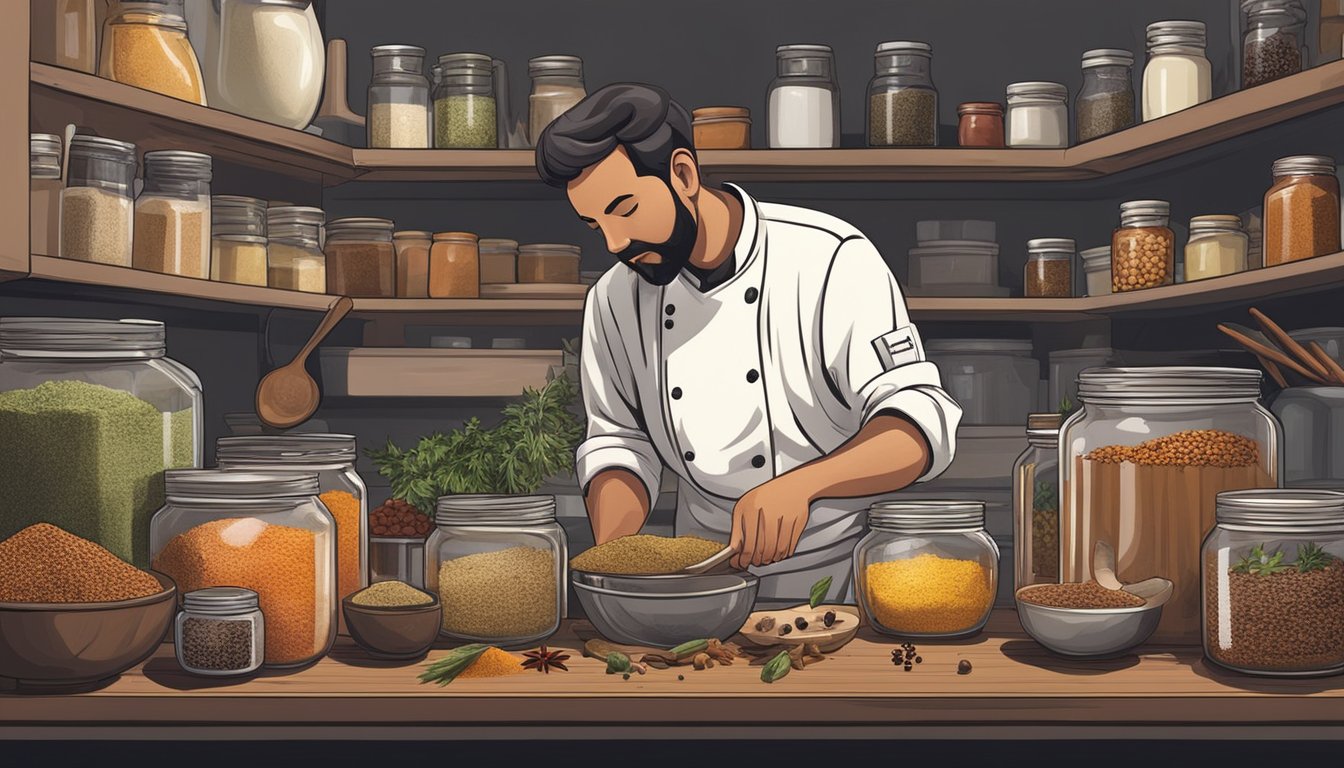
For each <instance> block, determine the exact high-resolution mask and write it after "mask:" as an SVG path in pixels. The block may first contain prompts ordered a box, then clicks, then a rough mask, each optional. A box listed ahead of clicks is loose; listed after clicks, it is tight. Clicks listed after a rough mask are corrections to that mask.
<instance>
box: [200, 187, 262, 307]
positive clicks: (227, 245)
mask: <svg viewBox="0 0 1344 768" xmlns="http://www.w3.org/2000/svg"><path fill="white" fill-rule="evenodd" d="M266 259H267V243H266V201H265V200H260V199H258V198H255V197H243V196H240V195H215V196H214V197H212V198H210V279H211V280H217V281H219V282H223V283H237V284H239V285H256V286H265V285H266Z"/></svg>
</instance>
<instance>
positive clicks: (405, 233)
mask: <svg viewBox="0 0 1344 768" xmlns="http://www.w3.org/2000/svg"><path fill="white" fill-rule="evenodd" d="M430 237H431V234H430V233H429V232H428V231H426V230H423V229H403V230H401V231H399V232H393V233H392V239H393V240H428V239H429V238H430Z"/></svg>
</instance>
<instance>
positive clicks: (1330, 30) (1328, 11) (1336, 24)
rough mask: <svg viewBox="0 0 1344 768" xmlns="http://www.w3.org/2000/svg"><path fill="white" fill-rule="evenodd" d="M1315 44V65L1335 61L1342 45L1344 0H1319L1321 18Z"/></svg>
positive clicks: (1339, 54) (1338, 56) (1343, 36)
mask: <svg viewBox="0 0 1344 768" xmlns="http://www.w3.org/2000/svg"><path fill="white" fill-rule="evenodd" d="M1318 29H1319V31H1318V35H1317V37H1318V42H1317V45H1316V64H1317V66H1319V65H1321V64H1325V63H1328V62H1331V61H1337V60H1338V59H1339V58H1340V56H1341V53H1340V49H1341V47H1344V45H1342V44H1344V0H1321V18H1320V24H1319V27H1318Z"/></svg>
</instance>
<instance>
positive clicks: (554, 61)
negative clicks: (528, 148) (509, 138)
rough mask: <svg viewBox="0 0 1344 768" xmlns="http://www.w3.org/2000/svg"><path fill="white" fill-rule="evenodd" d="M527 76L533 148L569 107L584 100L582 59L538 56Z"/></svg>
mask: <svg viewBox="0 0 1344 768" xmlns="http://www.w3.org/2000/svg"><path fill="white" fill-rule="evenodd" d="M527 74H528V76H530V77H531V78H532V93H531V94H529V95H528V97H527V136H528V140H529V141H531V142H532V146H536V145H537V141H539V140H540V139H541V132H542V131H544V130H546V126H548V125H550V124H551V123H553V122H555V119H556V118H557V117H559V116H561V115H563V114H564V113H566V112H568V111H569V109H570V107H573V106H574V105H575V104H578V103H579V102H580V101H583V100H584V98H585V97H586V96H587V95H588V91H587V90H586V88H585V87H584V85H583V59H580V58H579V57H578V56H538V57H536V58H533V59H528V62H527Z"/></svg>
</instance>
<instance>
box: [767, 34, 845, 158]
mask: <svg viewBox="0 0 1344 768" xmlns="http://www.w3.org/2000/svg"><path fill="white" fill-rule="evenodd" d="M766 104H767V105H768V109H767V110H766V134H767V140H768V141H767V146H768V147H770V148H771V149H816V148H828V147H838V146H840V86H839V84H838V82H837V79H836V72H835V56H834V54H833V53H832V51H831V47H830V46H829V45H781V46H779V47H778V48H776V49H775V79H774V80H773V81H771V83H770V90H769V92H768V95H767V96H766Z"/></svg>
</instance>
